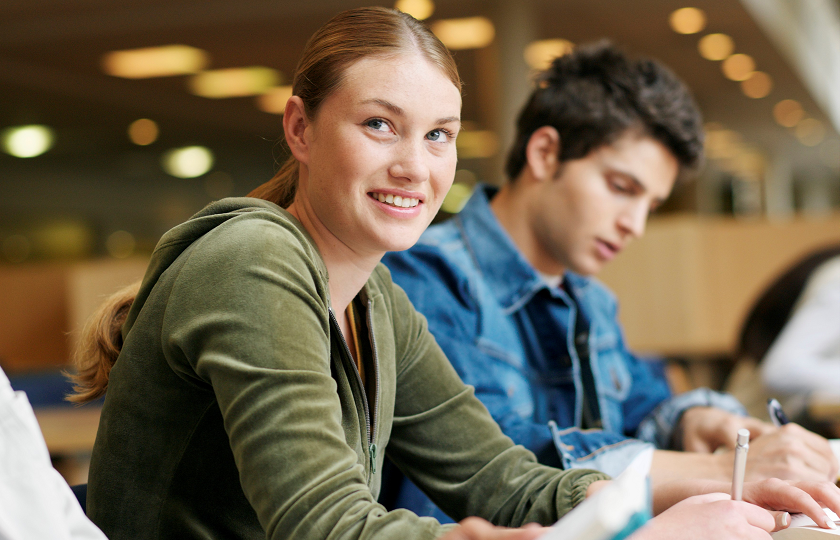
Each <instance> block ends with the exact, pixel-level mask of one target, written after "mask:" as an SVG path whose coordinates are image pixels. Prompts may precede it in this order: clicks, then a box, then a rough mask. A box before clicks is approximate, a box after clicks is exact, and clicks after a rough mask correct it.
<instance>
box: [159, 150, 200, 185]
mask: <svg viewBox="0 0 840 540" xmlns="http://www.w3.org/2000/svg"><path fill="white" fill-rule="evenodd" d="M161 165H162V166H163V170H165V171H166V172H167V173H169V174H171V175H172V176H176V177H178V178H195V177H196V176H201V175H202V174H204V173H206V172H207V171H209V170H210V169H211V168H212V167H213V153H212V152H210V150H208V149H207V148H205V147H203V146H185V147H184V148H175V149H173V150H170V151H168V152H166V153H165V154H164V155H163V159H162V160H161Z"/></svg>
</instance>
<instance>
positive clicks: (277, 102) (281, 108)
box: [257, 86, 292, 114]
mask: <svg viewBox="0 0 840 540" xmlns="http://www.w3.org/2000/svg"><path fill="white" fill-rule="evenodd" d="M290 97H292V87H291V86H275V87H274V88H272V89H271V90H269V91H268V92H266V93H265V94H262V95H261V96H257V107H258V108H259V109H260V110H261V111H263V112H267V113H271V114H283V113H284V112H286V102H287V101H289V98H290Z"/></svg>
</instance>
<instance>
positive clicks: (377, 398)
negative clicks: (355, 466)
mask: <svg viewBox="0 0 840 540" xmlns="http://www.w3.org/2000/svg"><path fill="white" fill-rule="evenodd" d="M367 323H368V339H370V350H371V352H372V354H373V371H374V373H375V374H376V378H375V383H374V384H376V387H375V388H374V391H373V408H374V415H373V433H372V434H371V441H370V469H371V474H376V450H377V448H376V442H375V441H376V440H377V433H378V431H379V430H378V429H377V428H378V427H379V403H380V402H381V401H382V400H381V399H380V395H379V392H380V388H381V387H382V385H381V384H380V381H379V355H378V354H377V352H376V340H375V339H374V337H373V336H374V332H373V300H370V299H368V302H367Z"/></svg>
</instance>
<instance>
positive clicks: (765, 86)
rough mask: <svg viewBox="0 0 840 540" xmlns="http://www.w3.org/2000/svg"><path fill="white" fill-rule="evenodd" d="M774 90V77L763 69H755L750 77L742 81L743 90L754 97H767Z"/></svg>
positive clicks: (745, 93) (748, 95)
mask: <svg viewBox="0 0 840 540" xmlns="http://www.w3.org/2000/svg"><path fill="white" fill-rule="evenodd" d="M771 90H773V79H772V78H770V75H768V74H766V73H764V72H763V71H753V72H752V74H751V75H750V77H749V79H745V80H743V81H741V91H742V92H744V95H746V96H747V97H750V98H753V99H761V98H763V97H766V96H767V95H768V94H769V93H770V91H771Z"/></svg>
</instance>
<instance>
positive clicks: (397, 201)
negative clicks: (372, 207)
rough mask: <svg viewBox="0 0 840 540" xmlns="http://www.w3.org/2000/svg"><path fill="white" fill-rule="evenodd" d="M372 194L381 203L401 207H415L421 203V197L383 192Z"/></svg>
mask: <svg viewBox="0 0 840 540" xmlns="http://www.w3.org/2000/svg"><path fill="white" fill-rule="evenodd" d="M371 196H372V197H373V198H374V199H376V200H378V201H379V202H381V203H386V204H390V205H392V206H396V207H399V208H414V207H415V206H417V205H418V204H420V199H414V198H411V197H400V196H399V195H396V196H395V195H390V194H389V195H385V194H383V193H371Z"/></svg>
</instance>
